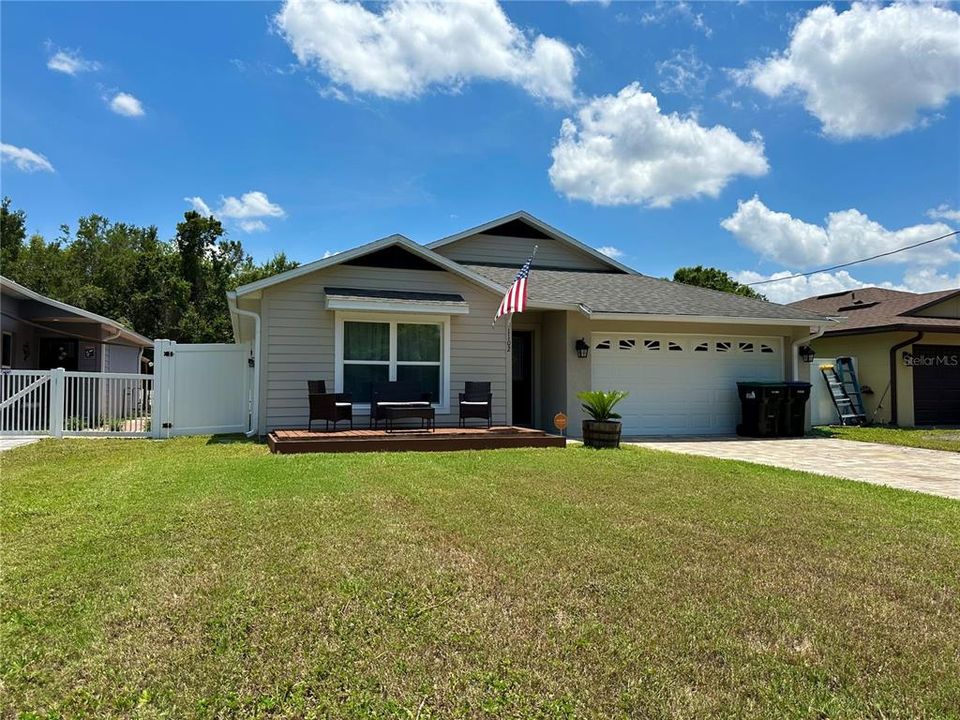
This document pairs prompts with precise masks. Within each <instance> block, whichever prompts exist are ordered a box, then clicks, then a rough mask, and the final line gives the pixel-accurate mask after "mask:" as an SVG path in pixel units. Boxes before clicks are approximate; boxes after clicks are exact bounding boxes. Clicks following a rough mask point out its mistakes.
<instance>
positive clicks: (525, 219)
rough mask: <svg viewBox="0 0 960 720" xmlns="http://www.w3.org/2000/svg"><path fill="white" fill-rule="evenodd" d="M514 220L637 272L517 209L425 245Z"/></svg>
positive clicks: (443, 242) (447, 241)
mask: <svg viewBox="0 0 960 720" xmlns="http://www.w3.org/2000/svg"><path fill="white" fill-rule="evenodd" d="M516 222H522V223H524V224H526V225H527V226H529V227H531V228H533V229H534V230H536V231H539V232H541V233H543V234H544V235H546V236H547V237H548V238H552V239H554V240H557V241H558V242H561V243H564V244H567V245H570V246H572V247H574V248H576V249H577V250H579V251H580V252H583V253H586V254H587V255H589V256H590V257H592V258H594V259H595V260H598V261H600V262H601V263H603V264H604V265H607V266H608V267H611V268H614V269H616V270H619V271H620V272H625V273H628V274H630V275H634V274H636V272H637V271H636V270H634V269H633V268H631V267H629V266H628V265H624V264H623V263H621V262H617V261H616V260H614V259H613V258H612V257H610V256H609V255H604V254H603V253H602V252H600V251H599V250H597V249H595V248H592V247H590V246H589V245H585V244H584V243H582V242H580V241H579V240H577V239H576V238H573V237H570V236H569V235H567V234H566V233H565V232H563V231H562V230H558V229H557V228H555V227H553V226H551V225H548V224H547V223H545V222H543V220H540V219H538V218H535V217H534V216H533V215H531V214H530V213H528V212H527V211H525V210H518V211H517V212H514V213H510V214H509V215H504V216H503V217H501V218H497V219H496V220H491V221H490V222H486V223H483V225H477V226H476V227H472V228H470V229H468V230H463V231H461V232H458V233H456V234H454V235H450V236H448V237H445V238H441V239H440V240H436V241H435V242H432V243H429V244H428V245H427V247H428V248H430V249H431V250H436V249H437V248H440V247H443V246H444V245H449V244H451V243H455V242H457V241H458V240H463V239H464V238H468V237H471V236H472V235H478V234H481V233H485V232H487V231H488V230H493V229H494V228H497V227H499V226H501V225H508V224H512V223H516ZM511 280H512V278H511Z"/></svg>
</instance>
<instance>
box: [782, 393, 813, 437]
mask: <svg viewBox="0 0 960 720" xmlns="http://www.w3.org/2000/svg"><path fill="white" fill-rule="evenodd" d="M784 386H785V387H786V396H785V401H784V402H783V403H781V406H780V407H781V414H780V434H781V435H783V436H785V437H802V436H803V433H804V431H805V430H806V425H807V423H806V415H807V400H809V399H810V383H808V382H801V381H799V380H794V381H791V382H787V383H784Z"/></svg>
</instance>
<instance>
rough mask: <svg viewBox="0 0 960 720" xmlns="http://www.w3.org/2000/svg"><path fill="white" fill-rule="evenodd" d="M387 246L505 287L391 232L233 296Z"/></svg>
mask: <svg viewBox="0 0 960 720" xmlns="http://www.w3.org/2000/svg"><path fill="white" fill-rule="evenodd" d="M390 247H401V248H403V249H404V250H406V251H407V252H409V253H411V254H413V255H416V256H417V257H420V258H422V259H424V260H426V261H428V262H430V263H433V264H434V265H437V266H438V267H440V268H443V269H444V270H449V271H450V272H452V273H453V274H455V275H459V276H460V277H462V278H465V279H467V280H469V281H470V282H473V283H475V284H477V285H480V286H482V287H485V288H486V289H487V290H490V291H492V292H496V293H504V292H506V288H504V287H501V286H500V285H497V284H496V283H495V282H493V281H492V280H490V278H488V277H485V276H483V275H479V274H477V273H475V272H472V271H471V270H469V269H468V268H467V267H466V266H464V265H461V264H459V263H457V262H454V261H453V260H451V259H450V258H446V257H444V256H443V255H439V254H438V253H435V252H433V251H432V250H429V249H428V248H426V247H424V246H423V245H419V244H417V243H415V242H414V241H413V240H411V239H409V238H407V237H404V236H403V235H397V234H395V235H389V236H387V237H385V238H381V239H379V240H374V241H373V242H370V243H367V244H366V245H361V246H360V247H355V248H353V249H352V250H345V251H344V252H341V253H337V254H336V255H331V256H330V257H328V258H323V259H321V260H316V261H314V262H312V263H307V264H306V265H299V266H297V267H295V268H293V270H287V271H286V272H282V273H280V274H278V275H271V276H270V277H267V278H263V279H262V280H257V281H256V282H252V283H248V284H246V285H241V286H240V287H238V288H237V289H236V297H243V296H244V295H249V294H250V293H254V292H257V291H259V290H263V289H265V288H268V287H272V286H273V285H279V284H280V283H285V282H287V281H289V280H293V279H294V278H298V277H302V276H304V275H307V274H309V273H312V272H316V271H317V270H323V269H324V268H328V267H333V266H334V265H341V264H343V263H346V262H349V261H350V260H355V259H357V258H360V257H363V256H364V255H369V254H371V253H374V252H378V251H380V250H385V249H387V248H390Z"/></svg>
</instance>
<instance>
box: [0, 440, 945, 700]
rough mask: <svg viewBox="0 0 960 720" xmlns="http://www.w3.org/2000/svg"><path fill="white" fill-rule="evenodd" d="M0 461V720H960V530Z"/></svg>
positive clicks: (512, 465) (649, 487)
mask: <svg viewBox="0 0 960 720" xmlns="http://www.w3.org/2000/svg"><path fill="white" fill-rule="evenodd" d="M0 462H2V480H0V488H2V510H0V513H2V514H0V531H2V540H3V542H2V557H0V560H2V568H3V582H2V598H0V599H2V625H0V627H2V636H0V676H2V683H3V684H2V686H0V704H2V708H0V710H2V711H0V716H3V717H17V716H18V715H19V716H21V717H93V716H113V717H125V718H161V717H170V718H177V717H207V718H233V717H263V718H267V717H269V718H301V717H355V718H368V717H396V718H448V717H484V718H500V717H509V718H531V717H533V718H566V717H598V718H599V717H642V718H648V717H649V718H706V717H721V718H745V717H758V718H863V717H871V718H895V717H909V718H920V717H929V718H943V717H960V503H958V502H955V501H951V500H947V499H943V498H937V497H930V496H924V495H920V494H915V493H907V492H901V491H898V490H892V489H889V488H883V487H876V486H871V485H864V484H859V483H853V482H845V481H840V480H833V479H828V478H823V477H816V476H812V475H805V474H802V473H793V472H789V471H784V470H776V469H772V468H764V467H760V466H756V465H750V464H744V463H736V462H725V461H716V460H710V459H702V458H693V457H686V456H681V455H674V454H668V453H657V452H652V451H644V450H639V449H625V450H622V451H619V452H617V451H607V452H599V453H598V452H595V451H590V450H586V449H566V450H530V451H493V452H484V453H474V452H465V453H449V454H448V453H443V454H440V453H438V454H414V453H410V454H392V455H381V454H364V455H334V456H322V455H301V456H296V455H290V456H270V455H269V454H267V452H266V449H265V448H264V447H263V446H261V445H254V444H246V443H234V444H226V443H208V442H207V441H206V440H205V439H201V438H187V439H180V440H173V441H167V442H149V441H117V440H104V441H97V440H93V441H80V440H75V441H59V442H58V441H46V442H43V443H40V444H38V445H33V446H30V447H26V448H21V449H18V450H14V451H12V452H9V453H4V454H3V455H2V456H0Z"/></svg>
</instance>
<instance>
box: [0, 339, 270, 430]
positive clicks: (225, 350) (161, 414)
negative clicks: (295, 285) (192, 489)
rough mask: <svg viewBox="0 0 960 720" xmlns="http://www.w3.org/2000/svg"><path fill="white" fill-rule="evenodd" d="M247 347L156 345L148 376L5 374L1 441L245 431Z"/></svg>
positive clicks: (0, 382)
mask: <svg viewBox="0 0 960 720" xmlns="http://www.w3.org/2000/svg"><path fill="white" fill-rule="evenodd" d="M249 359H250V346H249V345H228V344H190V345H178V344H177V343H175V342H173V341H170V340H157V341H156V342H155V344H154V374H153V375H138V374H133V373H97V372H73V371H67V370H64V369H63V368H58V369H55V370H3V371H2V372H0V434H2V435H50V436H52V437H64V436H98V437H155V438H162V437H171V436H173V435H195V434H213V433H237V432H246V431H247V430H248V429H249V428H250V422H251V407H252V400H253V397H252V387H253V372H254V369H253V368H252V367H251V363H250V362H249Z"/></svg>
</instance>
